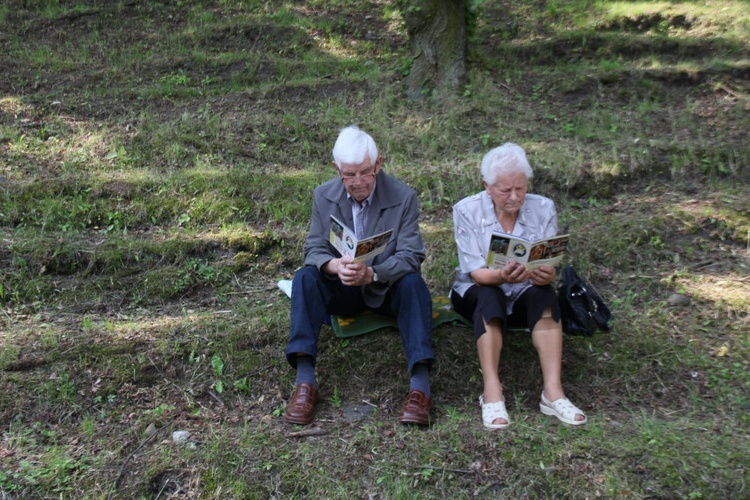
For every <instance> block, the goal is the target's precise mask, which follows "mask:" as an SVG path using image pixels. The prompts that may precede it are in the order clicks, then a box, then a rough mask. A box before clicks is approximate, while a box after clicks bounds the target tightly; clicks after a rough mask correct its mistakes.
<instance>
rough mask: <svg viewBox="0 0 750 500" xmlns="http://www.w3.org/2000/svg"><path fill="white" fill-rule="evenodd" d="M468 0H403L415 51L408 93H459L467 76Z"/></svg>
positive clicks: (413, 51)
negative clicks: (431, 91)
mask: <svg viewBox="0 0 750 500" xmlns="http://www.w3.org/2000/svg"><path fill="white" fill-rule="evenodd" d="M467 2H468V0H399V2H398V3H399V7H400V8H401V12H402V14H403V16H404V21H405V23H406V30H407V32H408V34H409V42H410V45H411V53H412V66H411V70H410V72H409V75H408V76H407V78H406V83H407V94H408V95H409V97H412V98H417V97H420V96H422V95H423V93H424V92H425V91H430V90H432V89H435V90H436V91H437V93H438V95H447V94H450V93H455V92H456V91H457V90H459V89H460V88H461V86H462V85H463V84H464V82H465V80H466V72H467V70H466V50H467V48H466V47H467V34H466V8H467Z"/></svg>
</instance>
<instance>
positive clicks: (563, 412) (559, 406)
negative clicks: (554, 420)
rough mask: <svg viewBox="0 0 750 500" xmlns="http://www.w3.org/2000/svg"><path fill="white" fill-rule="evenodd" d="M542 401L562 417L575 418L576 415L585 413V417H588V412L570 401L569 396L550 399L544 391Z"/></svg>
mask: <svg viewBox="0 0 750 500" xmlns="http://www.w3.org/2000/svg"><path fill="white" fill-rule="evenodd" d="M542 403H543V404H544V405H546V406H548V407H550V408H552V409H553V410H555V411H556V412H557V413H558V414H559V415H560V416H561V417H563V418H566V419H569V420H574V419H575V416H576V415H583V416H584V418H585V417H586V414H585V413H583V411H581V409H580V408H578V407H577V406H576V405H574V404H573V403H571V402H570V399H568V398H561V399H558V400H556V401H550V400H548V399H547V397H546V396H545V395H544V393H542Z"/></svg>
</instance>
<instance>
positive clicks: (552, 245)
mask: <svg viewBox="0 0 750 500" xmlns="http://www.w3.org/2000/svg"><path fill="white" fill-rule="evenodd" d="M568 240H570V235H569V234H562V235H560V236H553V237H552V238H547V239H546V240H540V241H534V242H531V241H527V240H525V239H523V238H519V237H517V236H511V235H508V234H499V233H493V234H492V237H491V238H490V249H489V252H487V267H492V268H495V269H499V268H502V267H505V265H506V264H507V263H508V262H510V261H512V260H515V261H518V262H520V263H521V264H523V265H524V266H526V268H527V269H535V268H537V267H539V266H544V265H547V266H553V267H554V266H556V265H558V264H559V263H560V261H561V260H562V258H563V254H565V248H566V247H567V246H568Z"/></svg>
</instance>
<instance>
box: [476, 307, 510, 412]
mask: <svg viewBox="0 0 750 500" xmlns="http://www.w3.org/2000/svg"><path fill="white" fill-rule="evenodd" d="M484 332H485V333H484V334H482V336H480V337H479V339H478V340H477V351H478V353H479V366H480V367H481V368H482V380H483V382H484V401H485V403H496V402H498V401H502V400H503V385H502V384H501V383H500V373H499V365H500V353H501V352H502V350H503V334H502V330H501V328H500V322H499V321H498V320H497V319H493V320H491V321H490V322H489V323H485V324H484ZM493 423H494V424H505V423H507V422H506V420H505V419H503V418H497V419H495V420H494V421H493Z"/></svg>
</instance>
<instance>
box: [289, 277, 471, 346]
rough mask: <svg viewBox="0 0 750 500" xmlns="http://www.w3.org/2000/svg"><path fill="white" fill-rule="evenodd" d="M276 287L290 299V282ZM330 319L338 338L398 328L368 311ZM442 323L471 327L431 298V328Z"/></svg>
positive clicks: (444, 301)
mask: <svg viewBox="0 0 750 500" xmlns="http://www.w3.org/2000/svg"><path fill="white" fill-rule="evenodd" d="M278 286H279V289H280V290H281V291H282V292H284V294H286V296H287V297H289V298H291V297H292V281H291V280H281V281H279V282H278ZM330 319H331V327H333V332H334V333H335V334H336V336H337V337H339V338H348V337H355V336H357V335H362V334H365V333H369V332H374V331H375V330H380V329H381V328H398V322H397V321H396V318H391V317H388V316H381V315H380V314H376V313H374V312H372V311H371V310H369V309H368V310H365V311H362V312H361V313H359V314H356V315H354V316H336V315H332V316H331V317H330ZM326 323H328V321H326ZM443 323H460V324H463V325H466V326H471V321H469V320H467V319H466V318H464V317H463V316H461V315H460V314H458V313H457V312H456V311H454V310H453V306H452V305H451V301H450V299H449V298H448V297H433V298H432V324H431V327H432V328H435V327H436V326H438V325H442V324H443Z"/></svg>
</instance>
